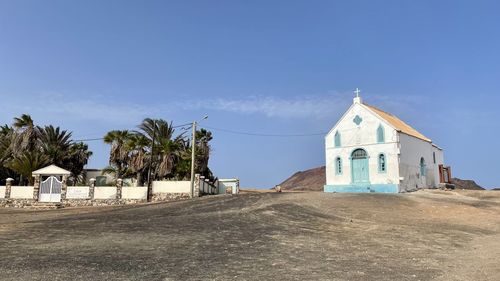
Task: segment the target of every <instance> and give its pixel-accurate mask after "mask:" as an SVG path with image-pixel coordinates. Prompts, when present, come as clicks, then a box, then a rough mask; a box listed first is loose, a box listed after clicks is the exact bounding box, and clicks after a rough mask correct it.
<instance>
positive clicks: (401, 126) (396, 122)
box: [362, 103, 432, 143]
mask: <svg viewBox="0 0 500 281" xmlns="http://www.w3.org/2000/svg"><path fill="white" fill-rule="evenodd" d="M362 104H363V105H365V106H366V107H368V108H369V109H372V110H373V111H374V112H375V114H377V115H378V116H379V117H380V118H382V119H384V120H385V121H386V122H388V123H389V124H391V126H393V127H394V128H395V129H396V130H397V131H400V132H402V133H405V134H407V135H409V136H412V137H415V138H418V139H421V140H424V141H427V142H430V143H432V140H431V139H430V138H428V137H426V136H424V135H423V134H422V133H420V132H419V131H418V130H417V129H415V128H413V127H412V126H410V125H409V124H408V123H406V122H405V121H403V120H401V119H400V118H399V117H397V116H396V115H394V114H392V113H389V112H387V111H385V110H382V109H379V108H378V107H375V106H372V105H369V104H366V103H362ZM384 115H386V116H384Z"/></svg>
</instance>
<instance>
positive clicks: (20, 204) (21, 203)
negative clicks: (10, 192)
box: [0, 199, 45, 208]
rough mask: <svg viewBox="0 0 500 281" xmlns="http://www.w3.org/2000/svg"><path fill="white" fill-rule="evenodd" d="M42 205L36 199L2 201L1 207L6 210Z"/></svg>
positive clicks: (0, 202)
mask: <svg viewBox="0 0 500 281" xmlns="http://www.w3.org/2000/svg"><path fill="white" fill-rule="evenodd" d="M42 204H45V203H40V202H38V201H37V200H34V199H0V207H6V208H30V207H36V206H42Z"/></svg>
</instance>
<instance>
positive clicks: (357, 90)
mask: <svg viewBox="0 0 500 281" xmlns="http://www.w3.org/2000/svg"><path fill="white" fill-rule="evenodd" d="M354 93H355V94H356V97H357V98H359V93H361V90H360V89H358V88H356V90H354Z"/></svg>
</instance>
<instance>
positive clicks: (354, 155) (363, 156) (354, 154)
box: [351, 148, 368, 159]
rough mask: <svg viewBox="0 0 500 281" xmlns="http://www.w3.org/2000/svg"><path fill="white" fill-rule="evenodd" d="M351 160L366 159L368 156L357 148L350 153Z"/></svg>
mask: <svg viewBox="0 0 500 281" xmlns="http://www.w3.org/2000/svg"><path fill="white" fill-rule="evenodd" d="M351 158H352V159H366V158H368V155H366V151H365V150H364V149H361V148H358V149H356V150H354V151H353V152H352V155H351Z"/></svg>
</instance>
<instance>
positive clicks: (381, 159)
mask: <svg viewBox="0 0 500 281" xmlns="http://www.w3.org/2000/svg"><path fill="white" fill-rule="evenodd" d="M386 171H387V163H386V161H385V155H384V154H383V153H380V154H379V155H378V172H379V173H385V172H386Z"/></svg>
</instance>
